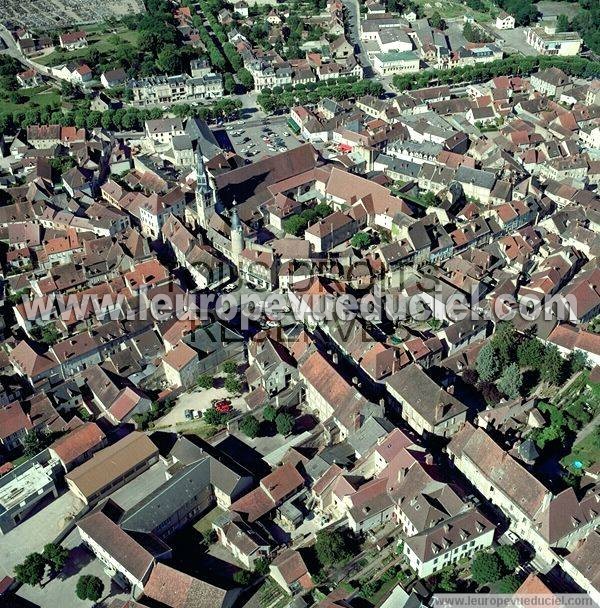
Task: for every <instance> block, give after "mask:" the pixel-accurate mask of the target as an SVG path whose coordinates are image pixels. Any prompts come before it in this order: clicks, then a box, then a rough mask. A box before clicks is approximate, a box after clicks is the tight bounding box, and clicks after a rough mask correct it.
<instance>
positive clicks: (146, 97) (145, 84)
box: [128, 73, 223, 107]
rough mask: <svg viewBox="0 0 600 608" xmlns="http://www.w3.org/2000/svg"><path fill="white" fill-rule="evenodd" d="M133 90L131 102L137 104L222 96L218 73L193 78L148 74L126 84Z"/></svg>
mask: <svg viewBox="0 0 600 608" xmlns="http://www.w3.org/2000/svg"><path fill="white" fill-rule="evenodd" d="M128 86H129V88H130V89H131V90H132V92H133V100H132V102H133V103H134V104H135V105H138V106H142V107H143V106H153V105H170V104H174V103H178V102H182V101H185V102H191V101H204V100H207V99H218V98H220V97H222V96H223V79H222V77H221V75H220V74H213V73H209V74H205V75H203V76H199V77H197V78H193V77H191V76H189V75H188V74H179V75H177V76H148V77H147V78H141V79H139V80H132V81H130V82H129V84H128Z"/></svg>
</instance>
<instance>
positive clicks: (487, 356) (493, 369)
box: [475, 342, 500, 382]
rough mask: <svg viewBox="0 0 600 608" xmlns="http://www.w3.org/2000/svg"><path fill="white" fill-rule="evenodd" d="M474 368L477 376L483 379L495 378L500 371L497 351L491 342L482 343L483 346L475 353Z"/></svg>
mask: <svg viewBox="0 0 600 608" xmlns="http://www.w3.org/2000/svg"><path fill="white" fill-rule="evenodd" d="M475 368H476V369H477V373H478V374H479V377H480V378H481V379H482V380H484V381H486V382H487V381H490V380H495V379H496V377H497V376H498V372H499V371H500V362H499V361H498V353H497V350H496V347H495V346H494V344H493V343H492V342H487V343H486V344H484V346H483V348H482V349H481V350H480V351H479V355H477V361H476V362H475Z"/></svg>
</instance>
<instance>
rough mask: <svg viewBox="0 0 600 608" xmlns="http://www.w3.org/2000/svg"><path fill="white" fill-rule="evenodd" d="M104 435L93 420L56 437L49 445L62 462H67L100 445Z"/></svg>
mask: <svg viewBox="0 0 600 608" xmlns="http://www.w3.org/2000/svg"><path fill="white" fill-rule="evenodd" d="M105 437H106V436H105V435H104V433H103V432H102V431H101V430H100V427H99V426H98V425H97V424H96V423H95V422H86V423H85V424H82V425H81V426H79V427H77V428H76V429H74V430H72V431H71V432H70V433H68V434H67V435H65V436H64V437H61V438H60V439H57V440H56V441H55V442H54V443H53V444H52V445H51V446H50V447H51V448H52V449H53V450H54V451H55V452H56V453H57V455H58V457H59V458H60V459H61V460H62V462H63V463H64V464H69V463H70V462H73V461H74V460H76V459H77V458H79V456H81V455H82V454H85V452H88V451H89V450H91V449H93V448H94V447H96V446H97V445H100V444H101V443H102V442H103V441H104V439H105Z"/></svg>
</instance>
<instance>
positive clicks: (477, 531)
mask: <svg viewBox="0 0 600 608" xmlns="http://www.w3.org/2000/svg"><path fill="white" fill-rule="evenodd" d="M495 530H496V528H495V526H494V525H493V524H492V523H491V522H490V521H489V520H488V519H486V518H485V517H484V516H483V515H482V514H481V513H480V512H479V511H478V510H477V509H472V510H470V511H467V512H466V513H460V514H459V515H456V516H455V517H452V518H450V519H447V520H445V521H443V522H442V523H440V524H438V525H437V526H435V527H433V528H431V529H429V530H426V531H425V532H421V533H419V534H415V535H412V536H408V537H407V538H406V540H405V541H404V555H406V557H407V559H408V563H409V564H410V567H411V568H412V569H413V570H414V571H415V572H416V573H417V575H418V576H419V578H425V577H428V576H431V575H432V574H435V573H436V572H439V571H440V570H443V569H444V568H446V567H448V566H452V565H455V564H456V563H457V562H459V561H460V560H463V559H471V558H472V557H473V556H474V555H475V553H478V552H479V551H483V550H485V549H487V548H489V547H491V546H492V543H493V541H494V532H495Z"/></svg>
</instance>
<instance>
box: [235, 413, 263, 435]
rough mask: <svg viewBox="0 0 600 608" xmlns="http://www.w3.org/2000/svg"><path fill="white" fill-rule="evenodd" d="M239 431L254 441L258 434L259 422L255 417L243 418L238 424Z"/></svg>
mask: <svg viewBox="0 0 600 608" xmlns="http://www.w3.org/2000/svg"><path fill="white" fill-rule="evenodd" d="M240 431H242V433H244V435H246V437H250V439H254V438H255V437H258V433H259V432H260V422H259V421H258V419H257V418H256V417H255V416H252V415H249V416H244V418H242V421H241V422H240Z"/></svg>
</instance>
